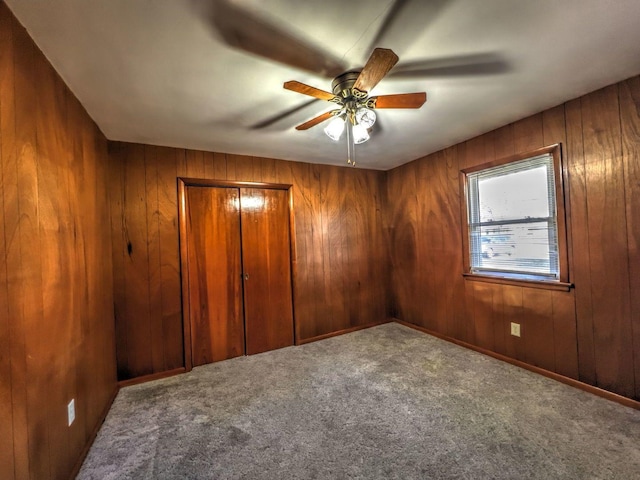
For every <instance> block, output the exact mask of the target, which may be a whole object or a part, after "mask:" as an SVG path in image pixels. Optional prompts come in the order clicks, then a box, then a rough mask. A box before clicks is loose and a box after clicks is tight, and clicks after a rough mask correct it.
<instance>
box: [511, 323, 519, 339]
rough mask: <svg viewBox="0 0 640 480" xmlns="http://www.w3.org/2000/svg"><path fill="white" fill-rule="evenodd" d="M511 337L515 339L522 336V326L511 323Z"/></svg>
mask: <svg viewBox="0 0 640 480" xmlns="http://www.w3.org/2000/svg"><path fill="white" fill-rule="evenodd" d="M511 335H513V336H515V337H519V336H520V324H519V323H513V322H511Z"/></svg>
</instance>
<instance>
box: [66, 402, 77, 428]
mask: <svg viewBox="0 0 640 480" xmlns="http://www.w3.org/2000/svg"><path fill="white" fill-rule="evenodd" d="M67 419H68V421H69V426H71V424H72V423H73V421H74V420H75V419H76V400H75V398H73V399H71V401H70V402H69V405H67Z"/></svg>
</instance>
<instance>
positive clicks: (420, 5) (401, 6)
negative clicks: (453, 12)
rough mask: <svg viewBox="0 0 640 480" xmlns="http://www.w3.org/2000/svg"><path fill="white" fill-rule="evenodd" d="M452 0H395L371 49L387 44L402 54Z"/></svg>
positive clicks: (371, 44) (372, 42)
mask: <svg viewBox="0 0 640 480" xmlns="http://www.w3.org/2000/svg"><path fill="white" fill-rule="evenodd" d="M449 2H450V0H428V1H425V0H395V1H394V2H393V4H392V5H391V7H390V8H389V9H388V10H387V15H386V16H385V18H384V20H383V22H382V25H381V26H380V28H379V29H378V32H377V34H376V35H375V37H374V38H373V40H372V41H371V43H370V50H373V49H374V48H375V47H376V46H378V45H385V46H387V47H389V48H392V49H393V50H394V51H396V52H399V53H400V55H402V54H403V53H404V52H406V50H407V48H409V47H410V46H411V45H412V44H413V42H414V41H415V39H416V37H417V36H418V35H420V34H422V32H424V31H425V30H426V28H427V27H428V25H429V24H430V23H431V22H433V21H434V20H435V19H436V18H437V17H438V14H439V13H440V10H442V8H443V7H444V6H445V5H446V4H447V3H449Z"/></svg>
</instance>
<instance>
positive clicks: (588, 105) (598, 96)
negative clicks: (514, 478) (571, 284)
mask: <svg viewBox="0 0 640 480" xmlns="http://www.w3.org/2000/svg"><path fill="white" fill-rule="evenodd" d="M618 88H619V87H618V85H613V86H611V87H607V88H605V89H602V90H599V91H597V92H594V93H592V94H590V95H588V96H586V97H583V98H582V122H583V128H582V131H583V139H584V160H585V167H586V177H587V178H586V181H587V212H588V217H589V231H588V232H587V234H588V235H589V244H590V245H591V246H592V248H591V249H590V251H589V264H590V268H591V275H592V276H591V294H592V296H593V301H592V304H591V305H592V307H591V308H592V310H593V329H594V344H595V345H594V346H595V357H596V379H597V385H598V386H600V387H602V388H604V389H606V390H613V389H617V390H616V391H617V393H620V394H622V395H625V396H631V395H633V394H634V378H633V370H632V369H631V368H629V366H631V365H633V351H632V346H633V345H632V335H631V334H632V329H631V311H630V310H631V305H630V292H629V252H628V236H627V226H626V208H625V195H624V191H625V189H624V168H623V162H622V152H621V138H620V132H621V126H620V116H619V112H620V109H619V103H618ZM593 247H595V248H593Z"/></svg>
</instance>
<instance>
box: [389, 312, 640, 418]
mask: <svg viewBox="0 0 640 480" xmlns="http://www.w3.org/2000/svg"><path fill="white" fill-rule="evenodd" d="M393 321H395V322H397V323H399V324H401V325H404V326H405V327H409V328H413V329H414V330H418V331H419V332H422V333H426V334H428V335H432V336H434V337H437V338H440V339H441V340H446V341H447V342H451V343H455V344H456V345H460V346H461V347H464V348H468V349H469V350H474V351H476V352H478V353H482V354H484V355H488V356H490V357H493V358H496V359H498V360H502V361H503V362H507V363H510V364H511V365H515V366H516V367H520V368H524V369H525V370H529V371H531V372H534V373H537V374H540V375H543V376H545V377H548V378H551V379H553V380H556V381H558V382H562V383H564V384H566V385H569V386H571V387H574V388H579V389H580V390H584V391H585V392H589V393H592V394H594V395H597V396H599V397H602V398H606V399H607V400H611V401H613V402H616V403H619V404H621V405H624V406H625V407H630V408H634V409H636V410H640V402H638V401H636V400H633V399H632V398H629V397H624V396H622V395H618V394H617V393H613V392H610V391H608V390H604V389H602V388H599V387H594V386H593V385H589V384H588V383H584V382H581V381H580V380H576V379H574V378H570V377H565V376H564V375H560V374H559V373H556V372H552V371H550V370H545V369H544V368H540V367H536V366H534V365H530V364H528V363H525V362H523V361H521V360H516V359H515V358H511V357H507V356H506V355H502V354H500V353H496V352H492V351H491V350H487V349H485V348H481V347H478V346H476V345H472V344H471V343H467V342H463V341H462V340H458V339H456V338H453V337H449V336H447V335H443V334H442V333H438V332H434V331H432V330H429V329H428V328H424V327H421V326H419V325H415V324H413V323H409V322H405V321H404V320H399V319H397V318H396V319H394V320H393Z"/></svg>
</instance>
